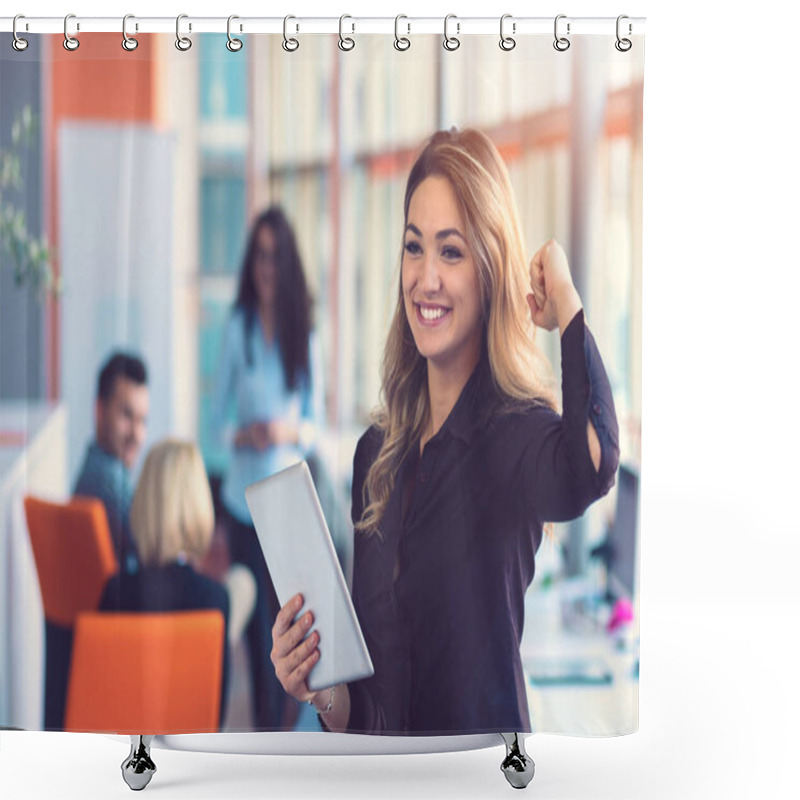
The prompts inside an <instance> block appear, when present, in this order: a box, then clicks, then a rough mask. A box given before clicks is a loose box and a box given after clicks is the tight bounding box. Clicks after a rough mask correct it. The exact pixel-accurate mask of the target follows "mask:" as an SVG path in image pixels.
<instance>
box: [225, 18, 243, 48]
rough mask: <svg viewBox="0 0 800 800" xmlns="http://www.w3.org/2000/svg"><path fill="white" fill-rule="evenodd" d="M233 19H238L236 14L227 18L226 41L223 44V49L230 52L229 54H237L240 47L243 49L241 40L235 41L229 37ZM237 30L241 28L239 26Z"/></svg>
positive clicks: (233, 37) (235, 39)
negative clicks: (225, 48)
mask: <svg viewBox="0 0 800 800" xmlns="http://www.w3.org/2000/svg"><path fill="white" fill-rule="evenodd" d="M235 19H239V17H237V16H236V14H231V15H230V16H229V17H228V41H227V42H226V43H225V47H227V48H228V50H230V51H231V53H238V52H239V51H240V50H241V49H242V47H244V42H243V41H242V40H241V39H237V38H236V37H235V36H231V22H232V21H233V20H235ZM239 30H240V31H241V30H242V26H241V25H240V26H239Z"/></svg>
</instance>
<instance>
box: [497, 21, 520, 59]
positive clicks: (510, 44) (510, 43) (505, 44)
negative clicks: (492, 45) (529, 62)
mask: <svg viewBox="0 0 800 800" xmlns="http://www.w3.org/2000/svg"><path fill="white" fill-rule="evenodd" d="M507 19H511V14H503V16H502V17H500V49H501V50H505V51H506V52H508V51H509V50H513V49H514V48H515V47H516V46H517V40H516V39H514V38H512V37H511V36H506V35H505V34H504V33H503V26H504V25H505V22H506V20H507ZM511 32H512V33H516V32H517V23H516V22H512V23H511Z"/></svg>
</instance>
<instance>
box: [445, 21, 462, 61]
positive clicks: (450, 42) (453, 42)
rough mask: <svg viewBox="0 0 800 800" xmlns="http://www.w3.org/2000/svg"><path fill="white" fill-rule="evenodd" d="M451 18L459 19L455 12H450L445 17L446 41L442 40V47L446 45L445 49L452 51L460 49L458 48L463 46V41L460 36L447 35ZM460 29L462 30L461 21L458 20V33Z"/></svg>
mask: <svg viewBox="0 0 800 800" xmlns="http://www.w3.org/2000/svg"><path fill="white" fill-rule="evenodd" d="M451 19H455V20H457V19H458V18H457V17H456V15H455V14H448V15H447V16H446V17H445V18H444V41H443V42H442V47H444V49H445V50H450V51H451V52H452V51H453V50H458V48H459V47H461V41H460V40H459V38H458V36H448V35H447V26H448V24H449V22H450V20H451ZM460 31H461V23H460V22H458V21H457V22H456V34H458V33H459V32H460Z"/></svg>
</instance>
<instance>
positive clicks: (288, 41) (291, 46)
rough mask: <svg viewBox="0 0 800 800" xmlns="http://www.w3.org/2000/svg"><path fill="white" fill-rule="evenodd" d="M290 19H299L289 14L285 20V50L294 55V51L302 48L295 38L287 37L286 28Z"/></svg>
mask: <svg viewBox="0 0 800 800" xmlns="http://www.w3.org/2000/svg"><path fill="white" fill-rule="evenodd" d="M290 19H297V17H293V16H292V15H291V14H289V15H288V16H286V17H284V18H283V49H284V50H285V51H286V52H287V53H294V51H295V50H297V48H298V47H300V42H298V41H297V39H295V38H294V37H289V36H287V35H286V28H287V26H288V23H289V20H290ZM298 27H299V26H298Z"/></svg>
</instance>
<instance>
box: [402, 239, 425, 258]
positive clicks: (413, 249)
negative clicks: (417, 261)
mask: <svg viewBox="0 0 800 800" xmlns="http://www.w3.org/2000/svg"><path fill="white" fill-rule="evenodd" d="M406 252H407V253H408V254H409V255H412V256H415V255H417V254H418V253H421V252H422V248H421V247H420V246H419V242H415V241H413V240H412V241H410V242H406Z"/></svg>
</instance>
